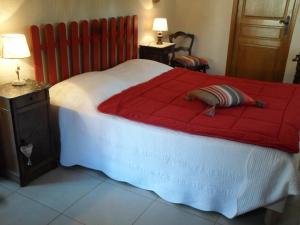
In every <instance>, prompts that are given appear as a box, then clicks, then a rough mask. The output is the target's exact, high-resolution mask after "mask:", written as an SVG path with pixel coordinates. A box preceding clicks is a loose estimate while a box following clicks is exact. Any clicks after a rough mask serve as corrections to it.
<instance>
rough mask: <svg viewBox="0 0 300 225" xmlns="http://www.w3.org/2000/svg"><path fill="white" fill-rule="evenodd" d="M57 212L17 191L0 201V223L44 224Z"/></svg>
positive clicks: (3, 224) (12, 224)
mask: <svg viewBox="0 0 300 225" xmlns="http://www.w3.org/2000/svg"><path fill="white" fill-rule="evenodd" d="M58 214H59V213H58V212H57V211H54V210H52V209H50V208H48V207H45V206H43V205H41V204H39V203H37V202H34V201H32V200H30V199H28V198H26V197H24V196H21V195H19V194H17V193H14V194H12V195H10V196H9V197H7V198H5V199H4V201H3V202H0V223H1V225H21V224H22V225H44V224H48V223H49V222H50V221H51V220H53V219H54V218H55V217H56V216H57V215H58Z"/></svg>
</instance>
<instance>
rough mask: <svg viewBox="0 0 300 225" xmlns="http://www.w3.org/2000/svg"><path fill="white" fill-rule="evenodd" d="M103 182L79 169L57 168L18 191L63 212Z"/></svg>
mask: <svg viewBox="0 0 300 225" xmlns="http://www.w3.org/2000/svg"><path fill="white" fill-rule="evenodd" d="M102 182H103V180H101V179H100V178H98V179H96V178H93V177H91V176H87V175H86V174H84V173H82V172H79V171H74V170H71V169H64V168H57V169H55V170H52V171H50V172H49V173H47V174H45V175H43V176H42V177H40V178H38V179H37V180H35V181H34V182H32V183H30V184H29V185H28V186H26V187H24V188H21V189H19V190H18V192H19V193H21V194H23V195H26V196H28V197H30V198H32V199H34V200H36V201H39V202H41V203H43V204H45V205H47V206H49V207H51V208H53V209H56V210H58V211H60V212H63V211H64V210H65V209H67V208H68V207H70V206H71V205H72V204H73V203H74V202H75V201H77V200H78V199H80V198H81V197H82V196H84V195H85V194H87V193H88V192H90V191H91V190H92V189H94V188H95V187H96V186H97V185H98V184H100V183H102Z"/></svg>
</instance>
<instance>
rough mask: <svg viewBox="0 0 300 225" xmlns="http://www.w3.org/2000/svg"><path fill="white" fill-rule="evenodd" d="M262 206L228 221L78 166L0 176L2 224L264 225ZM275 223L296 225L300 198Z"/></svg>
mask: <svg viewBox="0 0 300 225" xmlns="http://www.w3.org/2000/svg"><path fill="white" fill-rule="evenodd" d="M263 218H264V210H263V209H260V210H256V211H254V212H251V213H249V214H247V215H243V216H241V217H239V218H237V219H233V220H229V219H226V218H225V217H223V216H221V215H219V214H217V213H207V212H203V211H199V210H195V209H192V208H190V207H187V206H182V205H175V204H171V203H167V202H165V201H164V200H162V199H160V198H159V197H158V196H157V195H156V194H154V193H153V192H149V191H145V190H141V189H138V188H135V187H132V186H130V185H128V184H125V183H121V182H117V181H114V180H111V179H110V178H108V177H106V176H105V175H103V174H102V173H100V172H96V171H93V170H88V169H84V168H81V167H72V168H62V167H60V168H58V169H56V170H53V171H51V172H49V173H47V174H45V175H44V176H42V177H40V178H39V179H37V180H35V181H34V182H33V183H31V184H30V185H29V186H27V187H25V188H19V187H18V185H17V184H15V183H13V182H10V181H8V180H4V179H0V224H1V225H46V224H49V225H81V224H86V225H131V224H134V225H231V224H232V225H263ZM279 224H280V225H300V197H298V198H293V199H290V200H289V202H288V205H287V208H286V212H285V213H284V215H283V217H282V219H281V221H279Z"/></svg>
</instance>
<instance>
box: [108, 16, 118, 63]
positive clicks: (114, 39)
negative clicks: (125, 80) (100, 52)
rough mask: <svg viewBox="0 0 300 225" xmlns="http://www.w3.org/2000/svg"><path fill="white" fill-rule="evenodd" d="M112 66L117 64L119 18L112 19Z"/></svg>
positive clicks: (110, 52)
mask: <svg viewBox="0 0 300 225" xmlns="http://www.w3.org/2000/svg"><path fill="white" fill-rule="evenodd" d="M109 44H110V51H109V54H110V67H113V66H115V65H116V49H117V19H116V18H111V19H110V41H109Z"/></svg>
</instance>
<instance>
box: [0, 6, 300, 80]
mask: <svg viewBox="0 0 300 225" xmlns="http://www.w3.org/2000/svg"><path fill="white" fill-rule="evenodd" d="M232 4H233V0H161V1H160V2H159V3H156V4H153V3H152V0H126V1H125V0H0V34H3V33H9V32H13V33H17V32H20V33H25V34H26V35H27V36H28V28H29V26H30V25H31V24H43V23H46V22H47V23H56V22H68V21H71V20H77V21H78V20H82V19H94V18H102V17H110V16H124V15H132V14H137V15H138V16H139V42H140V43H142V42H143V43H144V42H150V41H153V38H155V37H154V36H155V34H154V32H153V31H152V30H151V28H152V21H153V18H154V17H167V18H168V22H169V30H170V31H171V32H174V31H177V30H184V31H188V32H191V33H195V34H196V36H197V39H196V42H195V45H194V54H196V55H200V56H204V57H206V58H207V59H208V60H209V62H210V65H211V70H209V73H216V74H224V73H225V69H226V58H227V48H228V41H229V31H230V19H231V11H232ZM299 14H300V13H299ZM299 39H300V16H299V15H298V18H297V23H296V26H295V31H294V36H293V39H292V43H291V49H290V54H289V58H288V63H287V68H286V73H285V78H284V80H285V81H286V82H291V81H292V80H293V77H294V74H295V67H296V65H295V63H294V62H292V61H291V60H292V58H293V57H294V56H295V55H296V54H297V53H298V52H300V42H299ZM16 63H17V62H14V61H12V60H4V59H0V83H4V82H8V81H10V80H12V79H13V78H14V77H15V74H14V70H15V66H16ZM18 63H19V64H20V65H21V67H22V74H23V76H24V77H25V78H28V77H30V78H33V76H34V75H33V67H32V58H29V59H25V60H19V61H18Z"/></svg>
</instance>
